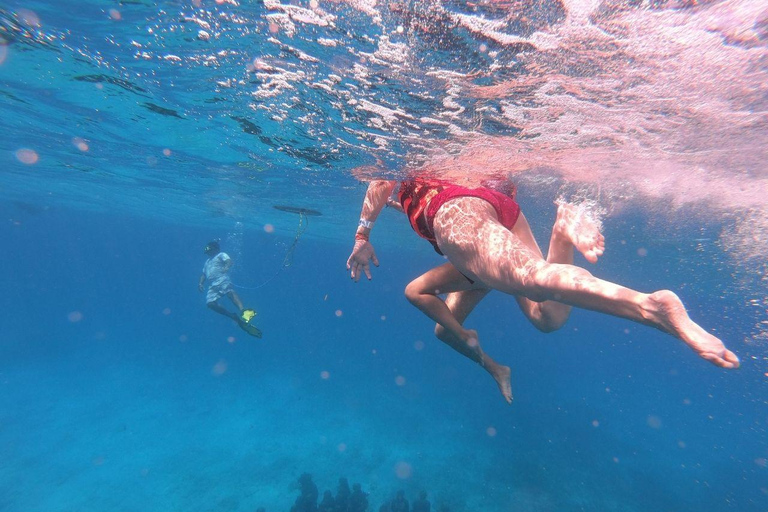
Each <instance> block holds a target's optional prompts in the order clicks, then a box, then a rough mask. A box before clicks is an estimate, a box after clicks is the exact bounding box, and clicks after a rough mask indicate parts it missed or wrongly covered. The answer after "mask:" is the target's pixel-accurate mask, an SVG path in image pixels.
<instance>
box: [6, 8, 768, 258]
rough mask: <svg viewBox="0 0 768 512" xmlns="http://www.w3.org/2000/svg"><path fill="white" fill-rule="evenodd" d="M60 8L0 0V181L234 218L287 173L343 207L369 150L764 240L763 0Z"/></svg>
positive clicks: (368, 171) (766, 27)
mask: <svg viewBox="0 0 768 512" xmlns="http://www.w3.org/2000/svg"><path fill="white" fill-rule="evenodd" d="M65 11H66V10H65V9H63V8H61V6H60V5H58V2H13V3H11V4H10V6H9V8H7V9H6V10H3V11H0V37H1V38H2V41H1V42H0V43H1V44H0V76H1V77H2V85H1V86H0V108H2V116H1V117H2V119H1V120H0V127H2V131H3V133H4V134H6V135H4V137H3V140H2V145H3V148H4V149H6V150H8V152H9V154H13V152H17V154H18V151H19V150H31V151H34V152H35V155H36V158H37V156H39V160H38V159H36V160H35V162H34V163H30V162H25V161H24V160H22V159H21V158H19V159H13V163H12V166H11V172H10V173H9V175H8V176H6V177H5V181H6V184H7V185H8V187H7V188H8V190H10V192H9V193H10V194H13V193H14V191H19V192H29V191H30V190H35V191H38V192H44V193H51V194H53V195H55V196H57V197H64V198H71V199H74V200H77V201H78V202H80V203H81V204H83V203H85V204H88V203H92V204H93V205H94V206H95V207H99V205H103V204H104V203H109V204H112V205H119V206H120V207H122V208H126V209H129V210H132V211H139V210H143V211H147V210H152V211H153V212H154V213H157V211H156V210H159V213H161V214H164V215H172V216H174V217H176V218H181V217H184V218H190V217H191V218H195V217H197V216H202V215H204V216H210V215H211V214H212V215H214V216H219V217H224V218H230V217H234V218H243V217H246V216H248V215H251V216H252V215H254V212H258V211H261V210H260V208H262V207H263V208H266V206H263V205H262V206H258V205H254V204H253V203H254V200H253V199H254V198H270V199H272V201H270V202H269V204H273V203H278V202H281V201H284V200H287V199H289V198H290V197H291V196H292V195H293V194H294V192H295V190H294V187H297V186H298V187H307V189H308V190H309V187H322V195H321V194H314V195H313V197H311V198H310V199H309V200H308V204H306V205H305V206H306V207H317V208H321V207H324V206H325V205H326V202H327V200H328V199H331V201H332V202H333V200H337V199H344V201H341V202H343V203H345V204H346V203H349V201H348V200H349V199H351V198H353V197H354V198H356V197H357V195H358V194H359V192H360V189H359V188H357V187H355V188H354V191H352V192H350V191H348V190H346V189H347V188H348V187H349V186H350V185H352V183H353V180H351V179H349V175H348V172H349V171H350V170H352V169H355V168H357V167H359V166H364V165H365V166H367V167H364V168H363V169H361V170H357V171H356V176H357V177H365V176H373V175H377V176H381V175H387V176H402V175H406V174H407V173H409V172H417V171H418V172H428V173H431V174H436V175H443V176H447V177H450V178H452V179H458V180H462V181H470V182H471V181H475V180H478V179H480V178H484V177H487V176H494V177H498V176H503V175H506V174H512V175H514V177H515V179H516V180H517V181H518V182H519V183H521V184H522V185H523V186H524V187H525V190H526V193H528V194H531V195H534V196H535V195H537V194H541V196H542V197H546V198H551V196H552V195H553V193H557V192H558V191H560V192H563V191H567V192H568V193H570V192H573V191H574V190H576V191H577V192H578V193H582V194H584V193H586V194H587V195H589V196H592V198H593V199H598V200H599V201H600V202H601V203H602V204H603V207H604V208H606V209H607V210H608V211H617V210H619V209H621V208H623V207H624V206H625V205H628V204H631V203H633V202H635V203H639V204H643V205H644V208H650V209H651V210H652V211H653V215H666V214H667V213H668V210H669V208H670V206H671V207H672V208H673V209H674V208H677V207H681V206H684V207H685V211H686V212H687V213H691V212H703V213H702V219H701V220H707V221H709V222H715V223H720V224H723V225H724V226H726V227H727V229H726V230H725V232H726V234H725V235H724V237H723V240H722V242H723V245H724V246H725V247H727V248H728V249H730V250H731V251H732V252H733V253H734V254H737V255H738V256H739V258H740V259H750V260H753V261H759V262H762V261H764V260H765V255H766V252H768V251H766V247H765V240H766V233H768V215H766V210H765V208H764V206H763V203H764V197H766V195H767V194H768V186H766V183H767V181H766V170H765V162H766V161H768V155H767V154H766V149H765V148H766V147H768V140H766V139H767V138H768V129H766V128H768V127H767V126H766V124H767V123H766V119H767V117H766V87H767V86H766V84H768V79H767V78H768V76H766V75H767V73H766V62H767V59H768V51H766V44H767V42H768V11H767V10H766V9H765V7H764V5H762V4H761V3H760V2H754V1H748V0H732V1H723V2H714V1H712V2H704V3H698V2H643V3H638V2H616V1H608V2H602V3H601V2H598V1H594V0H592V1H589V0H587V1H569V2H564V3H561V2H548V1H545V2H504V1H499V2H492V1H486V2H460V1H455V2H442V3H441V2H393V3H377V2H375V1H372V0H353V1H346V2H342V1H334V2H328V1H321V0H311V1H309V2H295V3H288V2H285V3H283V2H280V1H279V0H267V1H265V2H264V3H263V4H259V5H255V4H252V3H242V5H241V4H240V3H239V2H237V1H234V0H222V1H219V0H216V1H202V0H201V1H195V2H191V3H190V4H189V5H185V6H180V5H178V3H176V2H149V1H147V2H138V1H137V2H131V3H128V2H125V3H123V4H122V5H120V6H119V7H115V6H114V4H113V3H112V2H97V1H90V2H82V3H81V6H80V7H79V8H78V12H77V13H68V12H65ZM32 168H34V170H32ZM30 173H34V174H35V176H36V178H38V177H43V178H44V179H43V180H40V179H35V180H34V181H31V180H30V179H29V175H30ZM137 186H139V187H141V189H140V190H141V194H140V195H137V194H135V190H136V187H137ZM585 191H586V192H585ZM190 198H194V199H195V200H190ZM160 202H162V206H159V205H158V203H160ZM353 202H354V201H353ZM150 205H151V207H150ZM335 208H336V209H335V210H334V207H331V209H330V210H328V209H327V208H323V209H324V210H328V213H329V216H328V217H327V219H326V220H324V222H327V223H328V226H329V227H330V228H331V229H332V231H333V233H341V232H342V231H341V227H342V226H346V224H347V223H346V222H345V221H343V220H338V219H340V218H341V217H344V216H346V215H347V210H350V211H351V209H355V208H356V207H348V208H347V209H342V208H341V207H339V206H337V207H335ZM342 212H343V215H341V213H342ZM334 213H336V214H337V215H334ZM352 215H354V214H352ZM334 228H338V229H334ZM344 233H345V231H344ZM331 236H333V234H331Z"/></svg>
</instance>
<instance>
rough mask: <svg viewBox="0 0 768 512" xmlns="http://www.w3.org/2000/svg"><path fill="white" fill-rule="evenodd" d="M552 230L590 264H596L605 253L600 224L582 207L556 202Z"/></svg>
mask: <svg viewBox="0 0 768 512" xmlns="http://www.w3.org/2000/svg"><path fill="white" fill-rule="evenodd" d="M554 230H555V231H556V232H557V234H559V235H560V236H562V237H564V238H566V239H567V240H569V241H570V242H571V243H572V244H573V246H574V247H575V248H576V249H577V250H578V251H579V252H580V253H581V254H582V255H584V257H585V258H586V259H587V261H589V262H590V263H596V262H597V258H599V257H600V256H602V255H603V252H604V251H605V237H604V236H603V234H602V233H600V222H598V221H597V220H596V219H595V218H593V216H592V215H591V214H590V212H589V211H588V210H587V209H586V208H585V207H584V206H583V205H575V204H570V203H565V202H558V203H557V219H556V220H555V226H554Z"/></svg>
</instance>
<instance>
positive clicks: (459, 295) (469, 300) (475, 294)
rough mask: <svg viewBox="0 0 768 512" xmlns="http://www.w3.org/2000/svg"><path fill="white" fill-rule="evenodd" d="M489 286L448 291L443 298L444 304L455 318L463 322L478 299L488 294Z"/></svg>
mask: <svg viewBox="0 0 768 512" xmlns="http://www.w3.org/2000/svg"><path fill="white" fill-rule="evenodd" d="M490 291H491V290H490V288H475V289H473V290H464V291H461V292H452V293H449V294H448V296H447V297H446V298H445V304H446V306H448V309H450V310H451V314H452V315H453V316H454V318H456V320H457V321H458V322H459V323H460V324H463V323H464V320H466V319H467V317H468V316H469V314H470V313H471V312H472V311H473V310H474V309H475V307H477V305H478V304H480V301H481V300H483V299H484V298H485V296H486V295H488V292H490Z"/></svg>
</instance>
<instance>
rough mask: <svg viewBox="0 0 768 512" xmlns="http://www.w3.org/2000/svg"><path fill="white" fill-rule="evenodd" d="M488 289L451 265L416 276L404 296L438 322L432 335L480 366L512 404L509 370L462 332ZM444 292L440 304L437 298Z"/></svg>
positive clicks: (471, 335)
mask: <svg viewBox="0 0 768 512" xmlns="http://www.w3.org/2000/svg"><path fill="white" fill-rule="evenodd" d="M489 291H490V290H489V289H488V288H484V287H478V286H475V285H472V284H471V283H470V282H469V280H468V279H467V278H466V277H465V276H463V275H462V274H461V273H460V272H459V271H457V270H456V268H455V267H454V266H453V265H451V264H450V263H446V264H445V265H441V266H439V267H437V268H434V269H432V270H430V271H428V272H426V273H425V274H423V275H422V276H419V277H417V278H416V279H414V280H413V281H412V282H410V283H409V284H408V286H407V287H406V288H405V296H406V297H407V298H408V300H409V301H410V302H411V304H413V305H414V306H416V307H417V308H419V309H420V310H421V311H422V312H423V313H424V314H426V315H427V316H428V317H429V318H431V319H432V320H434V321H435V322H437V325H436V326H435V335H436V336H437V337H438V339H440V340H441V341H443V342H444V343H446V344H447V345H448V346H450V347H451V348H453V349H454V350H456V351H457V352H459V353H460V354H462V355H463V356H465V357H468V358H469V359H471V360H472V361H474V362H476V363H478V364H479V365H481V366H482V367H483V368H484V369H485V370H486V371H487V372H488V373H489V374H490V375H491V377H493V379H494V380H495V381H496V384H497V385H498V386H499V390H500V391H501V394H502V395H503V396H504V399H505V400H506V401H507V402H508V403H509V402H511V401H512V387H511V385H510V369H509V367H508V366H504V365H501V364H498V363H497V362H496V361H494V360H493V358H491V357H490V356H488V355H487V354H485V353H484V352H483V349H482V348H481V347H480V342H479V340H478V335H477V332H476V331H474V330H472V329H464V327H463V326H462V324H463V323H464V320H465V319H466V318H467V316H468V315H469V313H471V312H472V310H473V309H474V308H475V306H477V304H479V303H480V301H481V300H482V299H483V297H485V296H486V295H487V294H488V292H489ZM443 293H447V294H448V296H447V298H446V300H445V301H443V300H442V299H441V298H440V297H439V296H438V295H440V294H443Z"/></svg>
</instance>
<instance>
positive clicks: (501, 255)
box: [434, 197, 739, 368]
mask: <svg viewBox="0 0 768 512" xmlns="http://www.w3.org/2000/svg"><path fill="white" fill-rule="evenodd" d="M434 226H435V236H436V239H437V243H438V246H439V247H440V249H441V251H442V252H443V253H444V254H445V255H446V256H447V257H448V259H449V261H451V262H452V263H453V264H454V265H455V266H456V268H457V269H458V270H460V271H461V272H463V273H465V274H467V275H468V276H469V277H471V278H472V279H475V278H477V280H479V281H480V282H482V283H483V284H485V285H486V286H488V287H490V288H493V289H496V290H500V291H503V292H505V293H509V294H512V295H522V296H525V297H527V298H529V299H531V300H533V301H545V300H557V301H558V302H563V303H565V304H569V305H571V306H576V307H580V308H584V309H591V310H593V311H599V312H601V313H607V314H609V315H613V316H618V317H621V318H627V319H629V320H633V321H635V322H638V323H642V324H645V325H650V326H652V327H655V328H657V329H659V330H661V331H663V332H666V333H668V334H670V335H672V336H675V337H676V338H678V339H680V340H682V341H683V342H685V343H686V344H687V345H688V346H689V347H691V348H692V349H693V350H694V351H695V352H697V353H698V354H699V356H701V357H702V358H704V359H706V360H708V361H710V362H712V363H713V364H716V365H718V366H721V367H723V368H737V367H738V366H739V360H738V358H737V357H736V355H735V354H734V353H733V352H731V351H730V350H727V349H726V348H725V346H724V345H723V343H722V341H720V340H719V339H718V338H716V337H715V336H712V335H711V334H709V333H707V332H706V331H705V330H704V329H703V328H701V327H700V326H699V325H698V324H696V323H695V322H693V321H692V320H691V319H690V318H689V317H688V313H687V312H686V310H685V307H684V306H683V303H682V302H681V301H680V299H679V298H678V297H677V295H675V294H674V293H672V292H671V291H668V290H662V291H658V292H655V293H652V294H645V293H640V292H637V291H635V290H632V289H629V288H626V287H623V286H620V285H617V284H614V283H611V282H609V281H604V280H602V279H598V278H596V277H594V276H593V275H592V274H590V273H589V272H588V271H587V270H585V269H583V268H581V267H577V266H575V265H568V264H560V263H548V262H547V261H546V260H543V259H542V258H541V257H540V256H539V255H538V254H536V252H534V251H533V250H531V249H530V248H529V247H528V246H526V245H525V244H524V243H523V242H522V241H521V240H520V238H519V237H518V236H516V235H515V234H514V233H513V232H510V231H509V230H507V229H506V228H505V227H504V226H502V225H501V224H500V223H499V222H498V219H497V217H496V212H495V211H494V209H493V207H492V206H491V205H490V204H489V203H487V202H486V201H484V200H482V199H478V198H475V197H461V198H456V199H453V200H451V201H448V202H447V203H446V204H444V205H443V206H442V207H441V208H440V210H439V211H438V212H437V215H436V216H435V223H434Z"/></svg>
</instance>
